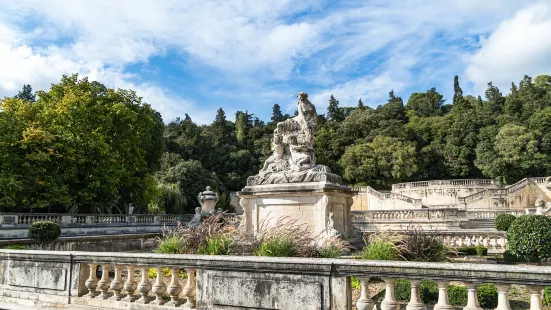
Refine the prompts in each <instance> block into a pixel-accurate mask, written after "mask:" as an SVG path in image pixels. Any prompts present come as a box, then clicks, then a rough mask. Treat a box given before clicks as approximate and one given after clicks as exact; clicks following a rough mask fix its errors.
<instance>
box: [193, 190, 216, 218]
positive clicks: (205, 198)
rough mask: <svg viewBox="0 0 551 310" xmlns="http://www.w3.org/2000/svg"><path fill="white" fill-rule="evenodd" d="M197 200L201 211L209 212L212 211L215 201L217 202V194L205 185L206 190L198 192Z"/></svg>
mask: <svg viewBox="0 0 551 310" xmlns="http://www.w3.org/2000/svg"><path fill="white" fill-rule="evenodd" d="M197 200H198V201H199V204H200V205H201V211H202V212H205V213H211V212H214V210H215V207H216V203H217V202H218V194H217V193H215V192H213V191H212V190H211V188H210V186H207V190H206V191H204V192H200V193H199V195H198V196H197Z"/></svg>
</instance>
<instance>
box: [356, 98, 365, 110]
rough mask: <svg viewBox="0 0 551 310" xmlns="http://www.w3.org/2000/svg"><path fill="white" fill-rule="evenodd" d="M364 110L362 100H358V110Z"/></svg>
mask: <svg viewBox="0 0 551 310" xmlns="http://www.w3.org/2000/svg"><path fill="white" fill-rule="evenodd" d="M364 108H365V106H364V103H363V102H362V98H360V100H358V109H360V110H363V109H364Z"/></svg>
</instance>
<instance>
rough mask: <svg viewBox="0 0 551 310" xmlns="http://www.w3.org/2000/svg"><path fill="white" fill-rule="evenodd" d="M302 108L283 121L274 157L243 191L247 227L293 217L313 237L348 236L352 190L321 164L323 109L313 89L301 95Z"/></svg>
mask: <svg viewBox="0 0 551 310" xmlns="http://www.w3.org/2000/svg"><path fill="white" fill-rule="evenodd" d="M297 110H298V115H297V116H295V117H293V118H291V119H288V120H285V121H283V122H279V123H277V126H276V129H275V130H274V135H273V138H272V150H273V154H272V156H270V157H269V158H268V159H266V161H265V162H264V165H263V167H262V168H261V169H260V171H259V173H258V174H257V175H254V176H250V177H249V178H248V179H247V186H246V187H245V188H243V189H242V191H241V192H239V197H240V198H241V200H240V205H241V206H242V207H243V211H244V212H243V222H242V225H241V227H242V228H243V229H245V230H246V231H247V232H249V233H255V232H257V231H258V228H259V227H260V226H261V223H262V222H264V224H265V225H266V224H267V225H268V226H269V225H270V223H275V222H276V221H277V219H278V218H280V217H287V218H289V219H293V220H297V222H298V223H304V224H307V225H308V227H309V229H310V230H311V231H312V235H313V236H318V235H321V236H327V237H329V236H334V235H342V236H343V237H348V235H349V231H350V206H351V205H352V198H351V197H352V192H351V190H350V188H349V187H347V186H346V185H344V183H343V181H342V178H341V177H340V176H338V175H336V174H333V173H331V170H330V169H329V168H328V167H326V166H323V165H318V164H316V156H315V154H314V141H315V133H316V120H317V113H316V108H315V107H314V105H313V104H312V103H311V102H310V101H309V100H308V94H306V93H302V92H301V93H299V94H298V106H297Z"/></svg>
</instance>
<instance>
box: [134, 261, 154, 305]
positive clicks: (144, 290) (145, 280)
mask: <svg viewBox="0 0 551 310" xmlns="http://www.w3.org/2000/svg"><path fill="white" fill-rule="evenodd" d="M140 270H141V273H142V280H141V281H140V284H138V291H139V292H140V295H142V296H141V297H140V299H138V300H136V302H137V303H139V304H147V303H149V302H150V301H151V299H150V298H149V296H147V295H148V294H149V291H150V290H151V283H149V276H148V271H149V267H147V266H142V267H140Z"/></svg>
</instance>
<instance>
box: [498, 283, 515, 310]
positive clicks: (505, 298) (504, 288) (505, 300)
mask: <svg viewBox="0 0 551 310" xmlns="http://www.w3.org/2000/svg"><path fill="white" fill-rule="evenodd" d="M496 288H497V294H498V295H497V308H496V310H511V305H509V289H510V288H511V285H509V284H496Z"/></svg>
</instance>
